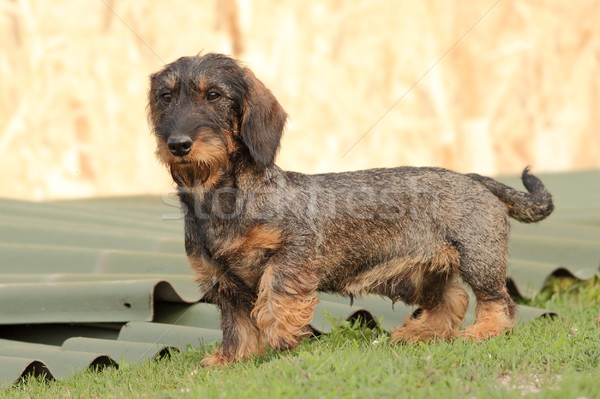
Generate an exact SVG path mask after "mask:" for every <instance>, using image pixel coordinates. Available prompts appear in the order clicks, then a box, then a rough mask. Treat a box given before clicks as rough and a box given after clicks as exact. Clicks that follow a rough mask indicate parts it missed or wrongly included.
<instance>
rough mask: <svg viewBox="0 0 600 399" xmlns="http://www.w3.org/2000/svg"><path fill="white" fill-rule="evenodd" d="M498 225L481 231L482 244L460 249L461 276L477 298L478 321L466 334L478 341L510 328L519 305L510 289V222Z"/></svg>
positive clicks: (464, 335) (466, 330)
mask: <svg viewBox="0 0 600 399" xmlns="http://www.w3.org/2000/svg"><path fill="white" fill-rule="evenodd" d="M494 226H495V227H494V228H493V229H489V230H490V231H489V232H487V233H486V232H481V231H480V232H479V234H478V239H477V244H479V245H473V243H471V245H466V244H467V243H465V245H464V246H463V247H462V248H461V251H460V252H461V267H460V275H461V277H462V279H463V280H464V281H465V282H466V283H467V284H469V285H470V286H471V288H472V289H473V293H474V294H475V298H476V299H477V306H476V308H475V323H474V324H473V325H471V326H468V327H467V328H466V329H465V330H464V331H463V332H462V335H463V337H464V338H466V339H471V340H475V341H479V340H482V339H486V338H490V337H494V336H497V335H500V334H502V333H503V332H505V331H509V330H510V329H512V327H514V325H515V319H516V305H515V303H514V302H513V300H512V299H511V297H510V295H509V294H508V290H507V288H506V274H507V266H508V222H506V224H505V227H504V228H503V226H502V224H501V223H496V224H495V225H494ZM473 241H475V240H473ZM482 243H483V244H484V245H482Z"/></svg>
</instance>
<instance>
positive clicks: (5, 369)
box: [0, 355, 53, 388]
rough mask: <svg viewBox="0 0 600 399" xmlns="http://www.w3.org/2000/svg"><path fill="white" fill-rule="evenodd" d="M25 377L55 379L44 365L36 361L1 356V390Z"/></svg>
mask: <svg viewBox="0 0 600 399" xmlns="http://www.w3.org/2000/svg"><path fill="white" fill-rule="evenodd" d="M25 375H33V376H40V375H45V376H46V377H47V378H53V376H52V373H51V372H50V370H48V368H47V367H46V365H45V364H44V363H42V362H41V361H39V360H36V359H28V358H23V357H14V356H2V355H0V388H7V387H9V386H11V385H12V384H14V383H16V382H17V381H19V379H20V378H21V377H23V376H25Z"/></svg>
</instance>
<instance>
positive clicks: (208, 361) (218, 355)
mask: <svg viewBox="0 0 600 399" xmlns="http://www.w3.org/2000/svg"><path fill="white" fill-rule="evenodd" d="M230 363H232V361H231V360H229V359H227V358H226V356H225V355H224V354H223V351H222V350H221V349H217V350H216V351H215V353H213V354H210V355H208V356H206V357H205V358H204V359H202V360H200V366H201V367H224V366H227V365H228V364H230Z"/></svg>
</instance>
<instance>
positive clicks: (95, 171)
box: [0, 0, 600, 200]
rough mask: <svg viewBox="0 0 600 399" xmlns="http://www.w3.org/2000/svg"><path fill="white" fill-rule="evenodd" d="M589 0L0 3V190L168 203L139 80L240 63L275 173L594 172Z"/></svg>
mask: <svg viewBox="0 0 600 399" xmlns="http://www.w3.org/2000/svg"><path fill="white" fill-rule="evenodd" d="M599 21H600V2H598V1H597V0H576V1H573V0H552V1H545V0H473V1H462V0H437V1H436V0H430V1H425V0H423V1H412V0H411V1H408V0H388V1H386V0H381V1H372V0H362V1H358V0H357V1H342V0H322V1H301V0H295V1H294V0H286V1H268V0H255V1H250V0H203V1H186V0H169V1H152V2H150V1H148V2H142V1H135V0H81V1H70V0H0V35H1V36H0V38H1V40H0V196H1V197H11V198H21V199H34V200H44V199H57V198H67V197H87V196H109V195H129V194H140V193H159V194H160V193H165V192H167V191H169V190H172V183H171V181H170V178H169V176H168V174H167V172H166V171H165V170H164V169H163V167H162V166H161V165H159V164H158V162H157V161H156V159H155V156H154V146H155V143H154V139H153V137H152V135H151V133H150V131H149V128H148V124H147V121H146V110H145V107H146V94H147V93H146V92H147V89H148V75H149V74H150V73H152V72H154V71H156V70H158V69H160V68H161V67H162V65H164V64H165V63H168V62H171V61H173V60H174V59H176V58H178V57H180V56H183V55H193V54H197V53H199V52H223V53H227V54H230V55H232V56H234V57H236V58H239V59H241V60H243V61H244V62H245V64H247V65H248V66H249V67H250V68H251V69H253V70H254V71H255V73H256V75H257V76H258V77H259V78H260V79H261V80H262V81H263V82H265V84H266V85H267V86H268V87H269V88H270V89H271V90H272V91H273V93H274V94H275V95H276V96H277V97H278V99H279V101H280V103H281V104H282V105H283V107H284V108H285V109H286V111H287V112H288V113H289V114H290V119H289V122H288V125H287V129H286V132H285V135H284V140H283V143H282V149H281V151H280V153H279V157H278V162H277V163H278V164H279V165H280V166H281V167H283V168H284V169H290V170H297V171H302V172H309V173H315V172H326V171H343V170H353V169H360V168H367V167H389V166H398V165H435V166H443V167H447V168H451V169H455V170H457V171H460V172H478V173H483V174H491V175H497V174H509V173H518V172H519V171H520V170H521V169H522V168H523V167H524V166H525V165H532V166H533V170H534V171H535V172H547V171H565V170H580V169H591V168H599V167H600V23H599Z"/></svg>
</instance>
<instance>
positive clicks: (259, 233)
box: [148, 53, 553, 366]
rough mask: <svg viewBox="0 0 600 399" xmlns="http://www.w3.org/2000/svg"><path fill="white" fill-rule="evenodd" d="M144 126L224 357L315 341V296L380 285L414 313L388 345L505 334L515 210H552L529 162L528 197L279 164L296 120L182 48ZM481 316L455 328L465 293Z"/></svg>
mask: <svg viewBox="0 0 600 399" xmlns="http://www.w3.org/2000/svg"><path fill="white" fill-rule="evenodd" d="M148 100H149V105H148V109H149V112H148V114H149V124H150V125H151V128H152V130H153V133H154V135H155V136H156V142H157V149H156V155H157V157H158V159H159V160H160V161H161V162H162V163H164V164H165V165H166V167H167V168H168V170H169V171H170V174H171V176H172V178H173V180H174V182H175V183H176V185H177V190H178V197H179V200H180V203H181V208H182V211H183V214H184V223H185V250H186V253H187V256H188V259H189V263H190V266H191V269H192V270H193V272H194V275H195V279H196V281H197V283H198V284H199V286H200V289H201V290H202V292H203V293H204V299H205V300H206V301H209V302H211V303H214V304H216V305H217V306H218V308H219V310H220V313H221V326H222V330H223V340H222V343H221V346H220V347H219V348H218V349H217V350H216V351H215V352H214V353H212V354H210V355H208V356H207V357H206V358H205V359H203V360H202V362H201V364H202V365H204V366H219V365H226V364H228V363H231V362H236V361H241V360H245V359H248V358H249V357H251V356H254V355H255V354H263V353H264V352H265V350H266V348H267V346H269V347H271V348H272V349H274V350H287V349H291V348H294V347H295V346H297V345H298V343H299V342H300V341H301V340H302V339H303V338H305V337H307V336H309V335H311V331H312V330H311V328H310V322H311V320H312V315H313V312H314V310H315V305H316V304H317V302H318V299H317V292H319V291H321V292H330V293H336V294H341V295H345V296H349V297H351V298H352V297H354V296H359V295H364V294H377V295H381V296H386V297H389V298H391V300H392V301H402V302H404V303H406V304H408V305H416V306H418V309H417V311H415V313H414V314H413V315H412V316H410V317H407V318H406V319H405V320H404V323H403V325H402V326H401V327H398V328H396V329H395V330H394V331H393V332H392V334H391V342H392V343H409V342H418V341H426V340H431V339H441V340H449V339H453V338H455V337H465V338H467V339H472V340H482V339H486V338H488V337H493V336H497V335H500V334H502V333H503V332H505V331H509V330H510V329H511V328H512V327H513V326H514V324H515V312H516V311H515V308H516V307H515V304H514V302H513V301H512V299H511V297H510V296H509V294H508V291H507V288H506V278H507V275H506V273H507V260H508V239H509V217H511V218H514V219H516V220H518V221H520V222H525V223H530V222H537V221H540V220H542V219H544V218H546V217H547V216H548V215H550V213H551V212H552V210H553V203H552V197H551V195H550V193H549V192H548V191H547V189H546V188H545V186H544V185H543V184H542V182H541V181H540V180H539V179H538V178H537V177H535V176H533V175H532V174H530V173H529V169H528V168H525V170H524V171H523V174H522V181H523V184H524V186H525V188H526V189H527V192H520V191H517V190H515V189H513V188H511V187H508V186H506V185H504V184H501V183H499V182H497V181H496V180H494V179H491V178H489V177H484V176H480V175H476V174H467V175H464V174H459V173H456V172H453V171H450V170H446V169H442V168H434V167H423V168H416V167H398V168H389V169H383V168H381V169H371V170H361V171H354V172H345V173H327V174H318V175H307V174H301V173H294V172H287V171H283V170H282V169H280V168H279V167H277V165H275V163H274V160H275V156H276V153H277V151H278V148H279V145H280V140H281V136H282V132H283V129H284V125H285V122H286V118H287V114H286V112H285V111H284V110H283V108H282V107H281V105H280V104H279V102H278V101H277V99H276V98H275V96H274V95H273V94H272V93H271V91H270V90H269V89H268V88H266V87H265V85H264V84H263V83H262V82H261V81H260V80H258V79H257V78H256V76H255V75H254V73H253V72H252V71H251V70H250V69H249V68H247V67H246V66H244V65H243V64H241V63H240V62H239V61H236V60H234V59H232V58H230V57H228V56H226V55H221V54H212V53H211V54H205V55H198V56H192V57H182V58H179V59H178V60H176V61H174V62H172V63H170V64H168V65H166V66H165V67H164V68H163V69H162V70H160V71H158V72H156V73H154V74H152V75H151V77H150V90H149V95H148ZM459 277H460V278H461V279H462V280H463V281H464V282H465V283H466V284H468V285H469V286H470V287H471V289H472V290H473V293H474V295H475V298H476V301H477V305H476V320H475V323H474V324H473V325H471V326H468V327H466V328H464V329H459V327H460V326H461V323H462V320H463V318H464V315H465V312H466V309H467V304H468V296H467V293H466V292H465V290H464V288H463V286H462V285H461V283H460V282H459Z"/></svg>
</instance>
